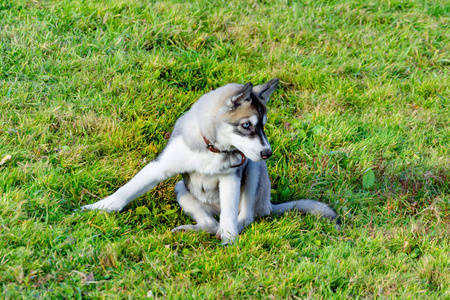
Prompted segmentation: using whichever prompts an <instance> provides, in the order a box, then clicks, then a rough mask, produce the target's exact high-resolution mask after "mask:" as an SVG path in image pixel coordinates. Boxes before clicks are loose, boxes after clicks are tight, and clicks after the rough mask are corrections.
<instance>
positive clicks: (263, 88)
mask: <svg viewBox="0 0 450 300" xmlns="http://www.w3.org/2000/svg"><path fill="white" fill-rule="evenodd" d="M279 81H280V80H279V79H278V78H274V79H272V80H271V81H269V82H266V83H264V84H261V85H257V86H255V87H254V88H253V93H255V94H256V95H257V96H258V97H259V98H260V99H261V100H262V101H264V103H267V102H269V98H270V95H272V93H273V91H275V90H276V88H277V87H278V82H279Z"/></svg>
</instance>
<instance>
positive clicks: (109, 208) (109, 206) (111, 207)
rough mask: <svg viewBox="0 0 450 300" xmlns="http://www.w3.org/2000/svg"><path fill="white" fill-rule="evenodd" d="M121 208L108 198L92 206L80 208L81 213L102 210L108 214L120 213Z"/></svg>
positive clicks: (121, 206)
mask: <svg viewBox="0 0 450 300" xmlns="http://www.w3.org/2000/svg"><path fill="white" fill-rule="evenodd" d="M122 208H123V205H121V204H120V203H117V201H114V200H113V199H111V198H110V197H108V198H105V199H103V200H100V201H97V202H95V203H92V204H88V205H84V206H82V207H81V208H80V210H81V211H86V210H103V211H106V212H108V213H110V212H114V211H121V210H122Z"/></svg>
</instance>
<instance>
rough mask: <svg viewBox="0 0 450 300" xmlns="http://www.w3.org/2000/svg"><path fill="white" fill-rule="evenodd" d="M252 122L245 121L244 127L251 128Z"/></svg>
mask: <svg viewBox="0 0 450 300" xmlns="http://www.w3.org/2000/svg"><path fill="white" fill-rule="evenodd" d="M250 125H251V124H250V122H246V123H243V124H242V128H244V129H249V128H250Z"/></svg>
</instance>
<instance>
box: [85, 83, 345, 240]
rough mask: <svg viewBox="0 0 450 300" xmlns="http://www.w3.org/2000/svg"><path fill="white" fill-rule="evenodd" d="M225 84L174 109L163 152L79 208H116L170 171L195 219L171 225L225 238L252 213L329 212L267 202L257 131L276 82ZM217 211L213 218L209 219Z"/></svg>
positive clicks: (266, 150) (264, 151) (265, 145)
mask: <svg viewBox="0 0 450 300" xmlns="http://www.w3.org/2000/svg"><path fill="white" fill-rule="evenodd" d="M278 82H279V81H278V79H277V78H275V79H273V80H271V81H269V82H267V83H265V84H262V85H258V86H253V85H252V84H251V83H247V84H245V85H241V84H234V83H232V84H227V85H225V86H222V87H220V88H218V89H216V90H213V91H211V92H209V93H207V94H205V95H203V96H202V97H200V99H198V100H197V102H195V103H194V105H193V106H192V107H191V109H190V110H189V111H188V112H186V113H185V114H184V115H183V116H181V117H180V118H179V119H178V120H177V122H176V124H175V128H174V130H173V133H172V136H171V137H170V139H169V142H168V144H167V146H166V147H165V148H164V150H163V152H162V153H161V154H160V155H159V156H158V157H157V158H156V159H155V160H153V161H151V162H150V163H149V164H148V165H147V166H145V167H144V168H143V169H142V170H141V171H140V172H139V173H137V174H136V176H134V177H133V178H132V179H131V180H130V181H129V182H128V183H126V184H125V185H124V186H122V187H121V188H119V189H118V190H117V191H116V192H115V193H114V194H112V195H111V196H109V197H107V198H105V199H103V200H100V201H98V202H96V203H93V204H89V205H85V206H83V207H82V209H83V210H90V209H94V210H95V209H97V210H105V211H107V212H112V211H120V210H122V209H123V208H124V207H125V206H126V205H127V204H128V203H130V202H131V201H133V200H134V199H136V198H138V197H139V196H141V195H142V194H144V193H146V192H147V191H149V190H150V189H152V188H154V187H155V186H156V185H157V184H158V183H159V182H161V181H163V180H165V179H167V178H169V177H172V176H174V175H177V174H182V176H183V180H181V181H179V182H178V183H177V184H176V185H175V192H176V194H177V201H178V203H179V204H180V205H181V207H182V208H183V210H184V212H186V213H187V214H188V215H189V216H191V217H192V218H193V219H194V220H195V222H196V224H195V225H193V224H190V225H181V226H178V227H176V228H174V229H172V232H178V231H184V230H195V231H199V230H203V231H207V232H209V233H211V234H215V235H216V236H217V237H218V238H220V239H222V243H224V244H228V243H232V242H234V241H235V239H236V237H237V236H238V234H239V233H240V232H242V230H243V229H244V228H245V227H246V226H247V225H249V224H250V223H252V222H253V221H254V219H255V217H258V216H266V215H270V214H277V215H279V214H282V213H284V212H285V211H288V210H298V211H301V212H304V213H311V214H315V215H320V216H322V217H326V218H330V219H336V217H337V214H336V213H335V211H334V210H333V209H331V208H330V207H329V206H328V205H326V204H325V203H322V202H319V201H314V200H298V201H292V202H287V203H282V204H272V203H271V202H270V179H269V174H268V172H267V167H266V163H265V162H264V160H265V159H267V158H269V157H270V156H271V155H272V150H271V148H270V145H269V142H268V140H267V137H266V135H265V132H264V124H265V123H266V120H267V117H266V104H267V102H268V101H269V98H270V96H271V94H272V93H273V91H274V90H275V89H276V88H277V86H278ZM215 216H219V220H220V222H218V221H217V220H216V219H215Z"/></svg>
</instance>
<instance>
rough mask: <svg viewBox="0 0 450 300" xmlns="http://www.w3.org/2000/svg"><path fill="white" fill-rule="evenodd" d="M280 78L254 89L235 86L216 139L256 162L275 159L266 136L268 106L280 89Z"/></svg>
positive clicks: (219, 116)
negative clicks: (274, 93)
mask: <svg viewBox="0 0 450 300" xmlns="http://www.w3.org/2000/svg"><path fill="white" fill-rule="evenodd" d="M278 82H279V80H278V78H275V79H272V80H271V81H269V82H267V83H265V84H262V85H258V86H253V85H252V84H251V83H247V84H245V85H233V86H232V87H230V88H232V91H231V95H227V97H226V99H225V103H224V107H223V109H222V110H221V113H220V114H219V115H218V118H219V120H217V121H219V122H217V123H216V124H217V125H218V128H217V132H216V134H217V135H216V138H217V141H218V142H219V143H220V144H222V145H230V146H233V147H235V148H237V149H238V150H239V151H241V152H242V153H244V155H245V156H247V157H248V158H250V159H251V160H253V161H260V160H263V159H267V158H269V157H270V156H271V155H272V150H271V148H270V144H269V141H268V140H267V137H266V134H265V132H264V124H265V123H266V121H267V117H266V111H267V110H266V104H267V102H268V101H269V98H270V95H272V93H273V91H275V89H276V88H277V86H278Z"/></svg>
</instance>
